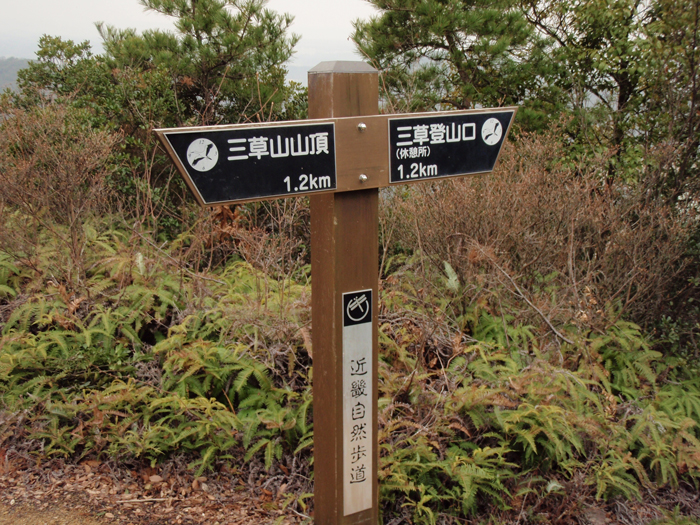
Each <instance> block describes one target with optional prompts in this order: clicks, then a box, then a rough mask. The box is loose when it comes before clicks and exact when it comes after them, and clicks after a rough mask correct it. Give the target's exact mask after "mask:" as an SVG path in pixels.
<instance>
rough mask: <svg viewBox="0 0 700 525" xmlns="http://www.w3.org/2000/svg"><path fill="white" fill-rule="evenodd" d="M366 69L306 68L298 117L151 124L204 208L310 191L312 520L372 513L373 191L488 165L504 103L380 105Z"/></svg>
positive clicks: (335, 523)
mask: <svg viewBox="0 0 700 525" xmlns="http://www.w3.org/2000/svg"><path fill="white" fill-rule="evenodd" d="M378 93H379V88H378V75H377V71H376V70H375V69H373V68H371V67H370V66H368V65H367V64H365V63H364V62H323V63H321V64H319V65H318V66H316V67H315V68H313V69H312V70H311V71H309V117H310V120H305V121H296V122H281V123H264V124H242V125H231V126H209V127H195V128H178V129H160V130H156V133H157V134H158V137H159V138H160V140H161V141H162V143H163V145H164V146H165V148H166V149H167V151H168V153H169V154H170V156H171V158H172V159H173V162H175V164H176V165H177V167H178V169H179V171H180V173H181V174H182V175H183V177H184V178H185V180H186V182H187V184H188V185H189V187H190V189H191V190H192V192H193V194H194V195H195V197H196V198H197V200H198V201H199V203H200V204H201V205H202V206H208V205H221V204H229V203H235V202H249V201H255V200H262V199H271V198H280V197H289V196H296V195H303V194H309V195H310V201H311V267H312V275H313V278H312V314H311V315H312V331H313V336H312V337H313V341H312V344H313V349H314V374H313V396H314V409H313V414H314V478H315V480H314V487H315V488H314V491H315V494H314V496H315V512H314V520H315V522H316V523H318V524H321V525H358V524H365V523H366V524H372V525H374V524H376V523H377V522H378V504H377V494H378V486H377V464H378V453H379V451H378V445H377V399H378V396H377V392H378V390H377V358H378V343H377V340H378V339H377V336H378V333H377V330H378V327H377V301H378V274H379V269H378V260H379V254H378V249H379V248H378V244H379V239H378V203H379V195H378V188H381V187H387V186H390V185H393V184H405V183H408V182H413V181H425V180H431V179H436V178H442V177H452V176H460V175H467V174H474V173H487V172H490V171H492V170H493V168H494V165H495V163H496V160H497V159H498V155H499V153H500V151H501V147H502V145H503V142H504V140H505V138H506V136H507V134H508V130H509V128H510V125H511V124H512V122H513V118H514V116H515V111H516V109H515V108H499V109H489V110H472V111H452V112H438V113H421V114H410V115H378V112H379V106H378Z"/></svg>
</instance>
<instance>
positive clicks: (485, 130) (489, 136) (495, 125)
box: [481, 118, 503, 146]
mask: <svg viewBox="0 0 700 525" xmlns="http://www.w3.org/2000/svg"><path fill="white" fill-rule="evenodd" d="M502 136H503V126H501V122H500V121H499V120H498V119H496V118H490V119H488V120H487V121H486V122H484V126H483V127H482V128H481V138H482V139H484V142H486V144H488V145H489V146H493V145H495V144H498V143H499V142H500V140H501V137H502Z"/></svg>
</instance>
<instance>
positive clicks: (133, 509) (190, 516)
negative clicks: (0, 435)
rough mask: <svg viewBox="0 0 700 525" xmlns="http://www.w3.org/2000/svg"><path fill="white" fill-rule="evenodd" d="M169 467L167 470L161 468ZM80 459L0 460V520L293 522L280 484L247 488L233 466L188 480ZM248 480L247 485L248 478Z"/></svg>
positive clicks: (298, 517) (52, 524)
mask: <svg viewBox="0 0 700 525" xmlns="http://www.w3.org/2000/svg"><path fill="white" fill-rule="evenodd" d="M169 467H170V468H169ZM169 467H168V466H166V467H165V468H163V467H161V468H159V469H154V468H148V467H140V468H135V469H133V470H131V469H128V468H119V467H117V466H115V465H114V464H110V463H102V462H98V461H84V462H82V463H79V464H66V463H64V462H62V461H58V460H56V461H52V462H49V463H47V464H44V465H26V464H25V465H19V466H18V465H7V464H5V465H0V525H160V524H166V523H167V524H168V525H195V524H196V525H199V524H207V525H243V524H246V525H247V524H250V523H255V524H256V525H268V524H270V525H272V524H274V525H301V524H304V523H311V520H310V517H309V516H306V515H304V514H302V513H299V512H297V511H294V510H292V509H290V508H289V507H288V506H287V505H285V502H287V501H288V499H289V496H288V495H287V494H285V491H284V489H285V486H284V485H282V486H280V487H278V488H277V490H276V492H273V491H272V490H268V489H266V488H265V486H264V485H262V482H261V483H260V484H258V486H257V487H255V490H253V491H250V490H249V487H250V479H249V478H246V479H245V481H244V480H243V479H241V477H239V476H238V475H237V473H235V472H223V473H222V472H219V473H216V474H210V475H209V476H208V477H204V476H202V477H198V478H195V477H194V476H192V475H191V474H187V470H186V469H180V468H172V467H173V465H170V466H169ZM253 485H255V483H254V484H253Z"/></svg>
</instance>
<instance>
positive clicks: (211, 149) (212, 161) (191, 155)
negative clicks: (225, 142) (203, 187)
mask: <svg viewBox="0 0 700 525" xmlns="http://www.w3.org/2000/svg"><path fill="white" fill-rule="evenodd" d="M218 160H219V150H218V149H216V145H215V144H214V143H213V142H212V141H211V140H209V139H195V140H194V141H193V142H192V144H190V145H189V147H188V148H187V162H189V163H190V166H192V167H193V168H194V169H196V170H197V171H209V170H210V169H212V168H213V167H214V166H216V161H218Z"/></svg>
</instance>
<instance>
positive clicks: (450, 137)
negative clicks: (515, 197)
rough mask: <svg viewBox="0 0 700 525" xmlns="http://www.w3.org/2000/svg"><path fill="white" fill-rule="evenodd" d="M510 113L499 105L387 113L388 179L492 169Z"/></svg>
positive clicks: (406, 179)
mask: <svg viewBox="0 0 700 525" xmlns="http://www.w3.org/2000/svg"><path fill="white" fill-rule="evenodd" d="M514 114H515V109H505V110H491V111H488V112H475V113H458V114H453V115H450V114H440V115H437V116H436V115H431V114H429V113H427V114H426V113H424V114H422V115H411V116H406V117H399V118H390V119H389V167H390V170H389V177H390V182H391V183H405V182H408V181H412V180H425V179H429V178H436V177H450V176H454V175H466V174H469V173H484V172H488V171H491V170H493V167H494V165H495V163H496V160H497V159H498V154H499V153H500V151H501V146H502V145H503V142H504V141H505V138H506V135H507V134H508V129H509V128H510V124H511V122H512V120H513V115H514Z"/></svg>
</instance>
